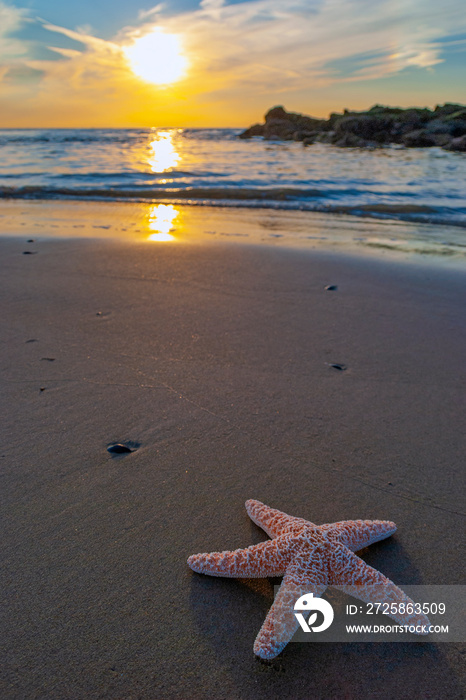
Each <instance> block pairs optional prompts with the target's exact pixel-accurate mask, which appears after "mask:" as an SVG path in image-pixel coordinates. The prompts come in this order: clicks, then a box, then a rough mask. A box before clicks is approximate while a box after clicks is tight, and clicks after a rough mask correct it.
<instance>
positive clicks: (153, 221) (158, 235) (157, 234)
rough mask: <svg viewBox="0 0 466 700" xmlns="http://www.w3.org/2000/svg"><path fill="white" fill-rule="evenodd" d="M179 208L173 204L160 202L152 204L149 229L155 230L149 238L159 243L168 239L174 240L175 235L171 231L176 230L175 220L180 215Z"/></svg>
mask: <svg viewBox="0 0 466 700" xmlns="http://www.w3.org/2000/svg"><path fill="white" fill-rule="evenodd" d="M178 214H179V212H178V209H175V207H174V206H173V205H172V204H158V205H156V206H152V207H151V208H150V212H149V221H148V224H149V229H150V230H151V231H153V233H151V234H150V236H149V238H148V240H149V241H155V242H157V243H163V242H166V241H174V240H176V239H175V236H173V235H172V234H171V233H170V231H174V230H175V229H174V226H173V224H174V222H175V220H176V218H177V216H178Z"/></svg>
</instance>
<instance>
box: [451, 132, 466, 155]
mask: <svg viewBox="0 0 466 700" xmlns="http://www.w3.org/2000/svg"><path fill="white" fill-rule="evenodd" d="M449 149H450V151H461V152H463V153H464V152H466V134H465V135H464V136H459V137H458V138H456V139H452V140H451V142H450V145H449Z"/></svg>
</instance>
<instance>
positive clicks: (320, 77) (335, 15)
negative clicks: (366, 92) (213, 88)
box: [166, 0, 466, 91]
mask: <svg viewBox="0 0 466 700" xmlns="http://www.w3.org/2000/svg"><path fill="white" fill-rule="evenodd" d="M166 26H167V29H168V30H169V31H173V32H175V33H180V34H182V35H183V37H184V40H185V42H186V44H187V45H188V47H189V51H190V52H192V54H193V55H196V56H198V57H199V62H200V64H201V65H202V68H203V69H204V70H206V71H207V70H208V71H209V75H210V76H211V78H212V80H214V81H215V79H216V78H217V77H218V78H219V77H220V75H222V77H223V79H225V80H227V81H229V82H232V83H234V82H238V83H240V82H241V83H242V82H243V81H246V83H247V84H249V85H255V86H256V88H257V89H261V90H264V91H269V90H270V89H272V88H273V87H274V85H276V84H277V81H278V83H279V85H280V84H281V81H283V80H286V81H287V86H286V88H287V89H293V90H295V89H305V88H310V87H312V86H315V85H316V84H318V85H323V84H330V83H332V82H336V81H338V82H344V81H346V80H348V81H349V80H355V79H360V80H364V79H374V78H382V77H384V76H388V75H392V74H394V73H397V72H400V71H402V70H403V69H405V68H408V67H417V68H427V67H430V66H434V65H436V64H437V63H438V62H440V61H442V46H441V43H439V41H438V37H441V36H448V35H449V34H452V33H458V31H459V28H460V27H461V26H463V27H466V15H465V13H464V8H461V7H460V3H458V2H457V0H445V2H444V3H443V4H442V5H440V4H439V3H438V2H437V0H404V2H403V3H402V4H401V3H394V2H393V0H377V1H375V0H319V1H316V0H289V1H288V2H286V3H283V1H282V0H256V1H254V2H244V3H240V4H235V5H225V4H223V3H222V2H221V0H203V2H202V3H201V7H200V9H198V10H196V11H194V12H190V13H185V14H182V15H178V16H175V17H172V18H170V19H169V20H168V21H167V22H166ZM362 47H364V50H365V52H366V53H367V60H366V61H365V63H364V65H361V66H360V68H359V71H358V73H357V74H355V73H354V72H353V73H348V74H345V73H344V71H340V72H339V74H338V75H335V74H334V73H333V72H332V70H331V68H330V67H329V66H330V64H331V63H332V62H334V61H337V60H339V61H344V60H345V59H350V58H351V57H353V56H355V55H358V54H360V53H361V48H362ZM375 52H377V54H378V57H377V58H376V59H373V58H371V53H372V54H373V53H375Z"/></svg>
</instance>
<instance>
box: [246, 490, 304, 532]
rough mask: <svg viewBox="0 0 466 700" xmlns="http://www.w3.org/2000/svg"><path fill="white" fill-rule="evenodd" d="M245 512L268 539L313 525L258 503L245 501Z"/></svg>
mask: <svg viewBox="0 0 466 700" xmlns="http://www.w3.org/2000/svg"><path fill="white" fill-rule="evenodd" d="M245 505H246V510H247V513H248V515H249V517H250V518H251V520H252V521H253V522H254V523H256V525H259V527H261V528H262V529H263V530H265V532H266V533H267V534H268V535H269V536H270V537H277V535H285V534H292V533H293V532H297V531H298V530H301V529H302V528H303V527H313V526H314V523H311V522H309V520H304V518H295V517H293V516H292V515H287V514H286V513H282V511H281V510H276V509H275V508H269V506H266V505H264V503H261V502H260V501H254V500H252V499H251V500H249V501H246V503H245Z"/></svg>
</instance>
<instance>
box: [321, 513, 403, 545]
mask: <svg viewBox="0 0 466 700" xmlns="http://www.w3.org/2000/svg"><path fill="white" fill-rule="evenodd" d="M319 529H320V530H321V531H322V532H324V533H326V534H327V535H329V536H330V538H331V539H332V540H334V541H336V542H339V543H340V544H343V545H344V546H345V547H348V549H351V551H352V552H357V551H358V549H362V548H363V547H368V546H369V545H370V544H374V542H379V541H380V540H384V539H385V538H386V537H390V535H392V534H393V533H394V532H395V531H396V525H395V523H392V522H390V521H389V520H344V521H342V522H339V523H330V524H328V525H321V526H320V528H319Z"/></svg>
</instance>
